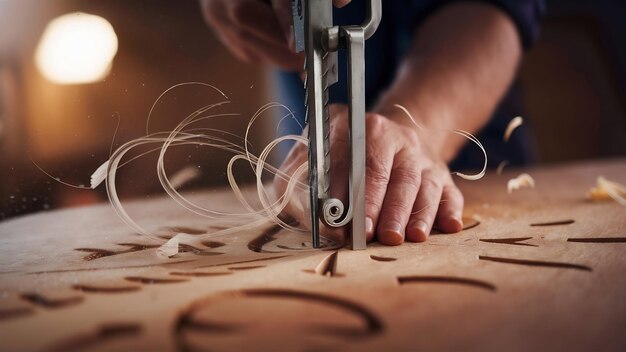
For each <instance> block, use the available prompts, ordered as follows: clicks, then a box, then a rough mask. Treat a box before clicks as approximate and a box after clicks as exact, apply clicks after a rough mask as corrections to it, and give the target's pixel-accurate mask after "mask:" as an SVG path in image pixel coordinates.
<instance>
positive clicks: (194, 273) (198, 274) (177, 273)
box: [170, 271, 232, 277]
mask: <svg viewBox="0 0 626 352" xmlns="http://www.w3.org/2000/svg"><path fill="white" fill-rule="evenodd" d="M231 274H232V273H231V272H228V271H227V272H216V273H207V272H202V271H185V272H180V271H174V272H171V273H170V275H175V276H196V277H209V276H224V275H231Z"/></svg>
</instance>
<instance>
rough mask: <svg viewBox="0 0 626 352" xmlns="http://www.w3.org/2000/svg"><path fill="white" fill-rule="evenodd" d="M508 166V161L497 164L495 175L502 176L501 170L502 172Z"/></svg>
mask: <svg viewBox="0 0 626 352" xmlns="http://www.w3.org/2000/svg"><path fill="white" fill-rule="evenodd" d="M508 164H509V161H508V160H502V161H501V162H500V164H498V168H497V169H496V174H498V175H500V174H502V170H504V167H505V166H507V165H508Z"/></svg>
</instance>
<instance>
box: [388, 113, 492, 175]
mask: <svg viewBox="0 0 626 352" xmlns="http://www.w3.org/2000/svg"><path fill="white" fill-rule="evenodd" d="M394 106H395V107H397V108H398V109H400V110H402V112H404V114H405V115H406V116H407V117H408V118H409V120H411V122H413V124H414V125H415V126H417V128H419V129H424V130H428V131H443V132H450V133H454V134H458V135H459V136H462V137H465V138H467V139H469V140H470V141H472V142H473V143H474V144H476V145H477V146H478V148H480V150H481V151H482V152H483V155H484V157H485V163H484V164H483V168H482V170H480V172H479V173H477V174H473V175H468V174H464V173H462V172H452V175H456V176H459V177H460V178H462V179H464V180H469V181H476V180H480V179H481V178H483V176H485V171H487V151H486V150H485V147H483V145H482V143H480V141H479V140H478V138H476V137H475V136H474V135H473V134H471V133H469V132H466V131H463V130H458V129H431V128H426V127H424V126H422V125H420V124H419V123H417V121H415V119H414V118H413V115H411V113H410V112H409V110H407V109H406V108H405V107H404V106H402V105H400V104H394Z"/></svg>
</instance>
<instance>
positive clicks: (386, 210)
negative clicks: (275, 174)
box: [275, 104, 463, 245]
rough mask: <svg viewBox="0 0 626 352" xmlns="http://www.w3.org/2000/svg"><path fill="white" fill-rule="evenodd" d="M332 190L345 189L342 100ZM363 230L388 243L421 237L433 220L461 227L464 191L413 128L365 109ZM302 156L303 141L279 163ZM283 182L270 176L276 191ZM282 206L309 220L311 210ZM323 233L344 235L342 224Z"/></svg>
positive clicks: (292, 164)
mask: <svg viewBox="0 0 626 352" xmlns="http://www.w3.org/2000/svg"><path fill="white" fill-rule="evenodd" d="M330 112H331V134H330V145H331V147H330V148H331V175H330V178H331V190H330V193H331V196H333V197H337V198H339V199H341V200H342V201H344V202H345V201H346V196H347V193H348V185H347V182H348V181H347V177H348V175H347V170H348V150H349V145H348V138H347V131H348V118H347V116H348V110H347V107H346V106H345V105H339V104H335V105H331V106H330ZM366 134H367V137H366V138H367V142H366V144H367V145H366V174H365V179H366V181H365V184H366V186H365V187H366V189H365V202H366V216H367V219H366V235H367V239H368V241H369V240H371V239H372V238H373V237H374V236H376V238H377V239H378V241H379V242H381V243H383V244H387V245H399V244H401V243H402V242H404V240H405V239H406V240H407V241H411V242H422V241H425V240H426V239H427V238H428V235H429V234H430V231H431V229H432V228H433V225H437V227H438V229H440V230H441V231H443V232H446V233H453V232H458V231H461V229H462V227H463V224H462V222H461V215H462V212H463V195H462V194H461V192H460V191H459V189H458V188H457V187H456V185H455V184H454V182H453V181H452V178H451V175H450V172H449V170H448V168H447V166H446V165H445V163H443V162H442V161H440V160H437V159H436V158H435V157H433V156H432V153H430V151H429V150H428V147H427V146H425V145H423V144H422V143H421V141H420V138H419V136H418V133H417V131H416V130H415V128H414V127H413V126H412V125H410V122H409V121H408V120H407V123H403V122H402V120H401V119H396V120H392V119H389V118H387V117H385V116H382V115H379V114H374V113H370V114H367V116H366ZM306 160H307V147H306V146H304V145H302V144H297V145H296V146H294V148H293V149H292V151H291V152H290V154H289V156H288V157H287V159H286V160H285V162H284V163H283V166H282V167H281V169H282V170H283V171H284V172H285V173H287V174H293V172H294V171H295V170H296V169H297V168H298V166H300V165H302V163H303V162H306ZM286 185H287V183H286V182H285V181H284V180H281V179H279V178H276V179H275V187H276V190H277V194H282V193H283V192H284V190H285V188H286ZM294 209H296V208H295V207H288V208H287V209H286V211H287V212H289V215H291V216H292V217H294V218H296V219H297V220H300V221H301V222H302V223H303V224H307V223H309V221H310V220H309V217H310V214H308V213H307V214H302V213H301V212H300V213H298V212H294ZM322 232H323V233H324V234H325V235H326V236H329V234H330V237H334V238H335V239H336V238H337V236H338V235H339V236H345V229H343V230H340V231H339V232H338V231H336V230H335V231H333V230H329V229H326V228H325V229H323V231H322Z"/></svg>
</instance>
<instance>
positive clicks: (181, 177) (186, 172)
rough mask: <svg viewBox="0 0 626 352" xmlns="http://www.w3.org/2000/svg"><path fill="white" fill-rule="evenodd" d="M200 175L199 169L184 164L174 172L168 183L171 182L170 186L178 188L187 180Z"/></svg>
mask: <svg viewBox="0 0 626 352" xmlns="http://www.w3.org/2000/svg"><path fill="white" fill-rule="evenodd" d="M199 176H200V170H198V167H196V166H186V167H184V168H182V169H180V170H179V171H178V172H176V173H175V174H174V175H173V176H172V178H170V183H171V184H172V188H174V189H180V188H181V187H182V186H184V185H185V184H186V183H187V182H189V181H192V180H194V179H196V178H198V177H199Z"/></svg>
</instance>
